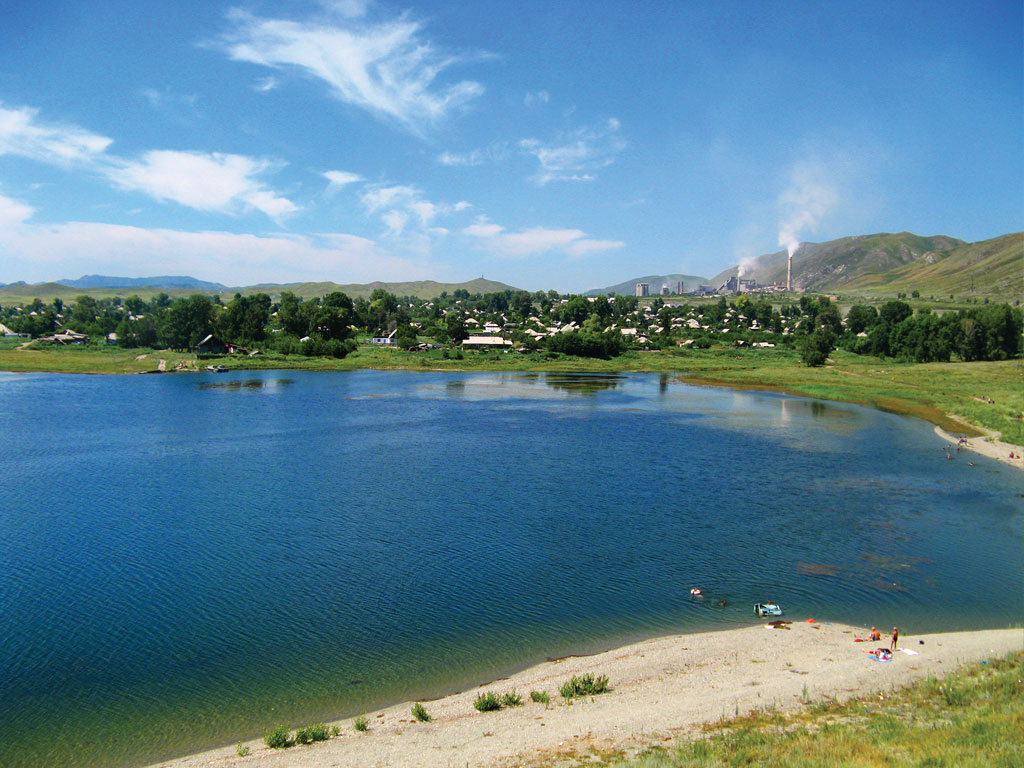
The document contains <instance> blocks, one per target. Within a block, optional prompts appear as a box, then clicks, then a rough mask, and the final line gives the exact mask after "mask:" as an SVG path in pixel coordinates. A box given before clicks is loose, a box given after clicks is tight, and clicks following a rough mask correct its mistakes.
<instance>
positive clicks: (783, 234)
mask: <svg viewBox="0 0 1024 768" xmlns="http://www.w3.org/2000/svg"><path fill="white" fill-rule="evenodd" d="M838 200H839V195H838V193H837V192H836V188H835V186H834V184H833V183H832V182H831V181H830V180H829V178H828V174H827V172H826V170H825V168H824V167H823V166H821V165H819V164H817V163H800V164H798V165H795V166H793V168H792V169H791V171H790V178H789V185H788V186H787V187H786V189H785V190H783V192H782V194H781V195H779V214H780V219H781V222H780V224H779V245H782V246H785V248H786V250H787V251H788V252H789V255H790V256H791V257H792V255H793V254H794V253H796V250H797V248H799V247H800V233H801V232H805V231H810V232H813V231H814V230H815V229H816V228H817V226H818V224H819V223H820V222H821V220H822V219H823V218H824V217H825V216H827V215H828V214H829V213H830V212H831V211H832V209H833V208H835V206H836V203H837V202H838Z"/></svg>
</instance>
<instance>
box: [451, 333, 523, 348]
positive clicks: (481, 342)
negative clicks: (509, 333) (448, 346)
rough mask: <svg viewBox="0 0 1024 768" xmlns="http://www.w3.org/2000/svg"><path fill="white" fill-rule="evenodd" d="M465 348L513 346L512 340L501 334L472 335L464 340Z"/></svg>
mask: <svg viewBox="0 0 1024 768" xmlns="http://www.w3.org/2000/svg"><path fill="white" fill-rule="evenodd" d="M462 346H463V348H464V349H490V348H492V347H511V346H512V340H511V339H504V338H502V337H501V336H470V337H469V338H468V339H466V340H465V341H463V342H462Z"/></svg>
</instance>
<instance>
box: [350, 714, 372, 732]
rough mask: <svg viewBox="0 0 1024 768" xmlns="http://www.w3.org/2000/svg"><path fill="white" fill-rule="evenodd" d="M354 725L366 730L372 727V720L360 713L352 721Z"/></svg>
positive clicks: (360, 729) (358, 729) (357, 728)
mask: <svg viewBox="0 0 1024 768" xmlns="http://www.w3.org/2000/svg"><path fill="white" fill-rule="evenodd" d="M352 727H353V728H355V729H356V730H357V731H365V730H367V729H368V728H369V727H370V721H369V720H367V719H366V718H365V717H363V716H362V715H360V716H359V717H357V718H356V719H355V720H353V721H352Z"/></svg>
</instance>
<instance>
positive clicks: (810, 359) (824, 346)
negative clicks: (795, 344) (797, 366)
mask: <svg viewBox="0 0 1024 768" xmlns="http://www.w3.org/2000/svg"><path fill="white" fill-rule="evenodd" d="M833 349H835V339H834V337H833V336H832V334H831V333H830V332H829V331H827V330H825V329H823V328H819V329H818V330H816V331H814V332H813V333H809V334H807V335H806V336H803V337H802V338H801V339H800V342H799V350H800V358H801V359H802V360H803V362H804V365H806V366H808V367H812V368H814V367H817V366H820V365H824V364H825V361H826V360H828V356H829V353H831V352H832V350H833Z"/></svg>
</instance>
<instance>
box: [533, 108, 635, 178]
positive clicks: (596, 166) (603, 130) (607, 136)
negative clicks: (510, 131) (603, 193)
mask: <svg viewBox="0 0 1024 768" xmlns="http://www.w3.org/2000/svg"><path fill="white" fill-rule="evenodd" d="M619 128H620V124H619V121H618V120H616V119H615V118H611V119H609V120H608V121H607V122H605V123H604V124H603V125H600V126H597V127H587V128H580V129H578V130H576V131H573V132H571V133H569V134H566V135H564V136H562V137H560V138H559V139H558V140H557V141H554V142H548V143H545V142H542V141H540V140H539V139H523V140H522V141H520V142H519V147H520V149H522V151H523V152H525V153H527V154H529V155H533V156H534V157H536V158H537V161H538V162H539V163H540V170H539V171H538V172H537V173H536V174H535V175H534V176H533V177H532V179H533V181H534V182H536V183H537V184H538V185H540V186H543V185H545V184H547V183H549V182H552V181H593V180H594V179H595V178H597V172H598V171H600V170H601V169H602V168H606V167H608V166H609V165H611V164H612V163H614V162H615V156H616V155H618V153H619V152H621V151H622V150H623V149H625V148H626V142H625V141H624V140H623V139H622V138H621V137H620V136H619Z"/></svg>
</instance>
